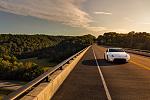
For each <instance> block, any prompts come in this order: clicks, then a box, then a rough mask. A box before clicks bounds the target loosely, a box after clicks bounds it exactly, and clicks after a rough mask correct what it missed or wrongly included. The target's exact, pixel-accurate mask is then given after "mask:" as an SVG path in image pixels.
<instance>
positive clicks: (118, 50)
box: [109, 49, 124, 52]
mask: <svg viewBox="0 0 150 100" xmlns="http://www.w3.org/2000/svg"><path fill="white" fill-rule="evenodd" d="M109 52H124V50H123V49H109Z"/></svg>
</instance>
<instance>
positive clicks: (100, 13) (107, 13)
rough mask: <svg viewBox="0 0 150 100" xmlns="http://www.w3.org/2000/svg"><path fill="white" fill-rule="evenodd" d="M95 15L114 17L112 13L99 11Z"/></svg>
mask: <svg viewBox="0 0 150 100" xmlns="http://www.w3.org/2000/svg"><path fill="white" fill-rule="evenodd" d="M94 14H96V15H112V13H110V12H99V11H95V12H94Z"/></svg>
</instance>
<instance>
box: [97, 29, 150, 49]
mask: <svg viewBox="0 0 150 100" xmlns="http://www.w3.org/2000/svg"><path fill="white" fill-rule="evenodd" d="M97 42H98V44H100V45H107V46H116V47H124V48H133V49H141V50H150V33H146V32H134V31H132V32H129V33H128V34H121V33H116V32H109V33H104V35H99V37H98V38H97Z"/></svg>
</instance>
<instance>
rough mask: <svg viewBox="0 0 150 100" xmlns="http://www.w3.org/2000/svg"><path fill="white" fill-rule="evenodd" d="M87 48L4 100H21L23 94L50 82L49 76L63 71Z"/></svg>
mask: <svg viewBox="0 0 150 100" xmlns="http://www.w3.org/2000/svg"><path fill="white" fill-rule="evenodd" d="M87 48H88V47H87ZM87 48H85V49H83V50H81V51H80V52H78V53H76V54H75V55H73V56H71V57H69V58H68V59H66V60H64V61H63V62H61V63H60V64H58V65H56V66H55V67H54V68H53V69H50V70H48V71H46V72H45V73H43V74H42V75H40V76H39V77H37V78H35V79H34V80H32V81H31V82H29V83H27V84H26V85H24V86H23V87H21V88H19V89H18V90H16V91H15V92H12V93H10V94H9V95H8V96H7V97H5V98H4V100H15V99H17V98H19V97H20V96H22V95H23V94H25V93H26V92H27V91H28V90H30V89H32V88H33V87H34V86H36V85H37V84H39V83H40V82H42V81H43V80H46V81H49V76H50V75H52V74H53V73H54V72H56V71H57V70H62V67H63V66H64V65H65V64H67V63H69V61H70V60H72V59H74V58H75V57H76V56H78V55H79V54H80V53H82V52H83V51H84V50H86V49H87Z"/></svg>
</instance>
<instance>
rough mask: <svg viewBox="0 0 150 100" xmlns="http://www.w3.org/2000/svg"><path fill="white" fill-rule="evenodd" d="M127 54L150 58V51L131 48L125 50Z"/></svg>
mask: <svg viewBox="0 0 150 100" xmlns="http://www.w3.org/2000/svg"><path fill="white" fill-rule="evenodd" d="M124 49H125V51H126V52H129V53H134V54H138V55H142V56H147V57H150V51H148V50H140V49H131V48H124Z"/></svg>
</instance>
